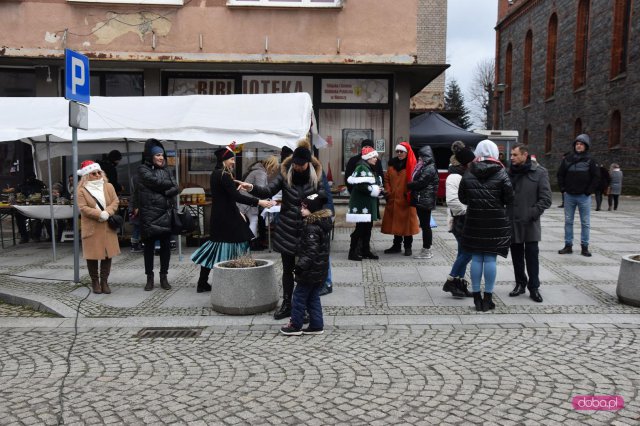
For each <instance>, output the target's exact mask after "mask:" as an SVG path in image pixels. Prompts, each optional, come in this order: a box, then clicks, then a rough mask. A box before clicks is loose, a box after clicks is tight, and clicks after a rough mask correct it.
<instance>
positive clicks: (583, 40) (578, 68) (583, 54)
mask: <svg viewBox="0 0 640 426" xmlns="http://www.w3.org/2000/svg"><path fill="white" fill-rule="evenodd" d="M588 42H589V0H580V3H579V4H578V18H577V20H576V49H575V58H574V64H573V89H574V90H577V89H579V88H581V87H582V86H584V84H585V83H586V81H587V47H588Z"/></svg>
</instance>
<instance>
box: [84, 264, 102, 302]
mask: <svg viewBox="0 0 640 426" xmlns="http://www.w3.org/2000/svg"><path fill="white" fill-rule="evenodd" d="M87 269H88V270H89V276H90V277H91V289H92V290H93V292H94V293H95V294H102V287H101V286H100V278H99V276H98V261H97V260H87Z"/></svg>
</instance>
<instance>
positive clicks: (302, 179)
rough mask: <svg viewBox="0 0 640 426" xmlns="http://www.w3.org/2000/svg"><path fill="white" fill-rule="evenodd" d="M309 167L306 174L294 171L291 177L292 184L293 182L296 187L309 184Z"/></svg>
mask: <svg viewBox="0 0 640 426" xmlns="http://www.w3.org/2000/svg"><path fill="white" fill-rule="evenodd" d="M309 167H311V164H309ZM309 167H307V170H305V171H304V172H296V171H295V170H294V171H293V174H292V175H291V182H293V184H294V185H304V184H306V183H307V182H309V175H310V172H309Z"/></svg>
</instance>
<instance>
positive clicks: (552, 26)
mask: <svg viewBox="0 0 640 426" xmlns="http://www.w3.org/2000/svg"><path fill="white" fill-rule="evenodd" d="M557 47H558V15H556V14H555V13H554V14H553V15H551V18H549V28H548V33H547V69H546V76H545V84H544V97H545V99H549V98H550V97H552V96H553V95H554V94H555V91H556V52H557Z"/></svg>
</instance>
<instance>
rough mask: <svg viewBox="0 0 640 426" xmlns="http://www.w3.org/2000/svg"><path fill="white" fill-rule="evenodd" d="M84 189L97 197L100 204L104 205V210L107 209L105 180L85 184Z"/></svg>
mask: <svg viewBox="0 0 640 426" xmlns="http://www.w3.org/2000/svg"><path fill="white" fill-rule="evenodd" d="M84 187H85V189H86V190H87V191H89V194H91V195H93V196H94V197H96V199H97V200H98V201H99V202H100V204H102V207H103V208H105V209H106V208H107V205H106V203H105V197H104V180H103V179H100V180H90V181H88V182H87V183H85V184H84ZM98 208H100V207H98Z"/></svg>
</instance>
